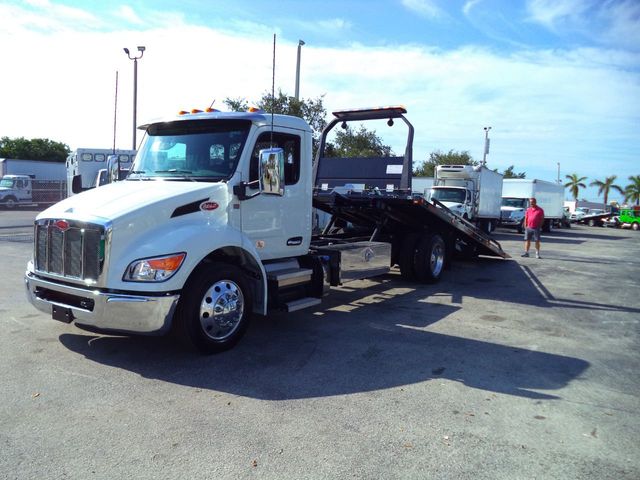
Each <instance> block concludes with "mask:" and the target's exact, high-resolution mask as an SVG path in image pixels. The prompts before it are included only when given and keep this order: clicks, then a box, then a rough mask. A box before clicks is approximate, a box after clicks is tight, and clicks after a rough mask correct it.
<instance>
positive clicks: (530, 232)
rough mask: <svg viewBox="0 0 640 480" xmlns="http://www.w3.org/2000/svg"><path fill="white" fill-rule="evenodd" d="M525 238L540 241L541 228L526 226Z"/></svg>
mask: <svg viewBox="0 0 640 480" xmlns="http://www.w3.org/2000/svg"><path fill="white" fill-rule="evenodd" d="M524 239H525V240H533V241H534V242H539V241H540V229H539V228H525V230H524Z"/></svg>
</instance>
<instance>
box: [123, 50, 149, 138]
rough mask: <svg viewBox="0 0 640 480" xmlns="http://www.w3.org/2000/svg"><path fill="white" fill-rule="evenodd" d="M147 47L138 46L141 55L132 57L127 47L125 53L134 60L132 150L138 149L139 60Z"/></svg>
mask: <svg viewBox="0 0 640 480" xmlns="http://www.w3.org/2000/svg"><path fill="white" fill-rule="evenodd" d="M145 50H146V48H145V47H138V52H140V56H137V55H136V56H135V57H132V56H131V54H130V53H129V49H128V48H125V49H124V53H126V54H127V56H128V57H129V60H133V147H131V149H132V150H135V149H136V113H137V109H138V60H139V59H141V58H142V55H144V51H145Z"/></svg>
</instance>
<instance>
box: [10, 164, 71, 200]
mask: <svg viewBox="0 0 640 480" xmlns="http://www.w3.org/2000/svg"><path fill="white" fill-rule="evenodd" d="M65 196H66V182H65V169H64V163H61V162H44V161H39V160H22V159H13V158H2V159H0V206H3V207H5V208H15V207H17V206H20V205H51V204H54V203H56V202H59V201H60V200H62V199H63V198H65Z"/></svg>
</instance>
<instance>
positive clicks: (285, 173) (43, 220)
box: [25, 112, 312, 351]
mask: <svg viewBox="0 0 640 480" xmlns="http://www.w3.org/2000/svg"><path fill="white" fill-rule="evenodd" d="M141 128H142V129H143V130H144V131H145V136H144V139H143V142H142V144H141V148H140V150H139V152H138V155H137V156H136V159H135V162H134V163H133V165H132V167H131V170H130V173H129V175H128V177H127V178H126V179H125V180H123V181H121V182H116V183H112V184H109V185H105V186H103V187H101V188H97V189H93V190H89V191H85V192H83V193H80V194H78V195H74V196H73V197H70V198H68V199H66V200H64V201H62V202H60V203H58V204H56V205H54V206H52V207H51V208H48V209H47V210H45V211H43V212H42V213H41V214H40V215H38V217H37V218H36V222H35V245H34V258H33V260H32V261H31V262H29V264H28V267H27V272H26V277H25V282H26V288H27V294H28V298H29V300H30V301H31V303H32V304H33V305H35V306H36V307H37V308H38V309H40V310H42V311H44V312H47V313H50V314H51V315H52V316H53V318H54V319H58V320H62V321H65V322H71V321H75V323H76V324H77V325H79V326H86V327H88V328H93V329H98V330H101V331H120V332H130V333H142V334H163V333H165V332H167V331H168V330H169V329H170V327H171V325H172V323H177V327H178V330H179V332H178V333H179V334H180V335H181V336H182V337H184V338H186V339H187V341H188V342H190V343H191V344H193V345H194V346H195V347H196V348H198V349H200V350H204V351H217V350H220V349H224V348H228V347H229V346H231V345H232V344H233V343H235V341H236V340H237V339H238V338H239V337H240V336H241V334H242V329H244V328H245V326H246V322H244V321H243V320H244V317H246V316H248V315H249V314H250V313H251V312H256V313H260V314H265V313H266V312H267V296H266V294H265V292H266V290H267V274H266V270H267V269H269V270H272V271H280V272H285V271H286V272H287V275H288V277H287V279H286V280H285V279H282V278H280V282H281V283H282V282H286V281H288V282H289V283H290V284H291V285H294V284H296V283H297V282H299V281H300V279H304V278H308V276H309V270H308V269H302V268H301V266H300V264H299V262H298V261H297V260H296V257H299V256H300V255H303V254H306V253H307V252H308V249H309V242H310V237H311V231H312V228H311V211H312V209H311V176H312V162H311V142H312V140H311V130H310V128H309V126H308V125H307V124H306V123H305V122H304V120H302V119H300V118H296V117H289V116H281V115H274V116H273V117H272V116H271V115H267V114H264V113H260V112H247V113H230V112H225V113H223V112H203V113H199V114H188V115H181V116H178V117H176V118H168V119H165V120H161V121H157V122H152V123H149V124H146V125H143V126H142V127H141ZM270 152H272V153H270ZM273 152H275V153H273ZM260 162H263V163H262V164H261V163H260ZM260 174H262V175H263V176H264V178H260V179H259V178H258V175H260ZM243 200H244V201H243ZM287 275H284V274H282V275H280V277H283V276H287ZM276 277H277V276H276ZM299 296H301V295H299ZM196 297H197V298H196ZM304 298H306V297H304V296H302V299H304ZM181 299H182V301H181ZM297 300H298V301H300V299H297ZM302 303H303V304H304V302H302ZM292 308H293V307H292ZM174 317H175V320H176V322H172V320H173V319H174Z"/></svg>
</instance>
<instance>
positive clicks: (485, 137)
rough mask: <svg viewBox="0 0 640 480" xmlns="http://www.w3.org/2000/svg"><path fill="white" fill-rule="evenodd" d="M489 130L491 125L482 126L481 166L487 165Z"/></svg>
mask: <svg viewBox="0 0 640 480" xmlns="http://www.w3.org/2000/svg"><path fill="white" fill-rule="evenodd" d="M489 130H491V127H484V156H483V157H482V166H483V167H484V166H486V165H487V153H489Z"/></svg>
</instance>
